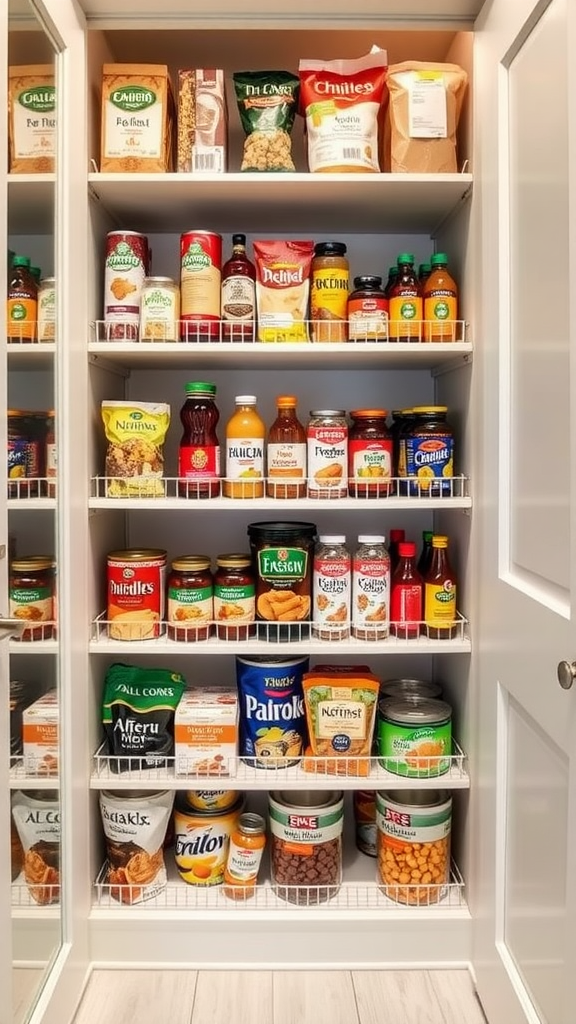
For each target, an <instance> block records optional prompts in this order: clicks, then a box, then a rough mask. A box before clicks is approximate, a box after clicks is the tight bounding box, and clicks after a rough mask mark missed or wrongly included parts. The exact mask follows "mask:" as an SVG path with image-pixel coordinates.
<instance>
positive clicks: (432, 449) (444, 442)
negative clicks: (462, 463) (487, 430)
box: [403, 405, 454, 498]
mask: <svg viewBox="0 0 576 1024" xmlns="http://www.w3.org/2000/svg"><path fill="white" fill-rule="evenodd" d="M447 412H448V408H447V406H445V405H419V406H414V408H413V409H412V413H413V416H414V419H413V420H412V421H411V423H410V424H409V425H408V426H407V428H406V431H405V433H404V434H403V436H404V437H405V451H406V474H405V475H406V476H407V477H408V478H409V480H408V493H409V494H411V495H415V496H420V495H422V494H424V495H425V496H427V497H430V498H437V497H451V496H453V480H452V478H453V476H454V432H453V430H452V427H451V425H450V423H449V422H448V420H447V418H446V416H447Z"/></svg>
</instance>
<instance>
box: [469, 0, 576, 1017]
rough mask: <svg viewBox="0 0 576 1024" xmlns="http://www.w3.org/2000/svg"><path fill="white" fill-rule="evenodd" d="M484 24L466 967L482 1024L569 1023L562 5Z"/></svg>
mask: <svg viewBox="0 0 576 1024" xmlns="http://www.w3.org/2000/svg"><path fill="white" fill-rule="evenodd" d="M487 8H488V10H487V13H485V15H484V16H483V17H482V18H481V20H480V24H479V31H478V35H477V40H476V56H475V65H474V78H475V120H476V123H477V138H476V147H475V154H476V167H475V180H476V182H477V185H476V186H475V188H477V190H478V191H479V196H478V191H477V192H476V198H477V199H478V198H479V204H478V210H477V224H476V228H477V231H476V239H477V241H476V245H477V255H478V267H479V269H481V274H479V279H480V281H481V299H480V301H479V303H478V305H479V306H480V307H481V309H480V317H479V323H478V324H477V325H476V330H475V337H476V340H477V344H476V356H475V370H476V373H475V376H476V383H477V393H476V397H477V409H478V416H477V429H478V432H479V436H480V437H481V438H482V449H481V456H480V462H481V474H480V480H479V482H478V488H477V493H476V496H475V508H476V513H475V514H476V516H477V517H478V520H477V521H478V523H479V531H478V532H479V538H478V539H479V547H478V558H477V563H478V564H477V574H476V575H477V580H478V586H479V593H478V601H479V606H480V618H479V622H478V624H477V628H476V647H477V650H478V655H477V658H476V668H477V679H478V690H479V693H480V698H479V703H480V714H479V727H478V738H477V750H476V770H475V779H476V784H475V791H474V794H473V802H472V811H473V819H474V826H473V836H474V839H473V843H474V854H473V856H474V858H475V861H476V863H475V867H474V878H475V882H474V886H473V891H472V893H471V902H472V913H473V916H474V919H475V920H474V935H475V946H474V965H475V971H476V975H477V981H478V989H479V994H480V997H481V999H482V1002H483V1004H484V1007H485V1010H486V1013H487V1016H488V1018H489V1020H490V1024H504V1022H505V1024H527V1022H530V1024H535V1022H542V1024H544V1022H545V1024H572V1022H573V1020H574V1005H575V1004H574V988H575V986H576V943H575V942H574V932H575V922H576V898H575V889H576V886H575V878H576V686H574V687H573V688H572V689H569V690H563V689H561V687H560V685H559V683H558V680H557V665H558V663H559V662H560V661H562V660H564V659H565V660H566V661H567V662H568V663H571V662H573V661H576V629H575V622H576V530H575V529H574V527H575V525H576V503H575V496H576V492H575V488H576V428H575V422H574V419H573V418H571V416H570V408H571V404H572V406H573V405H574V401H575V399H576V289H575V287H574V258H575V257H576V215H575V207H576V93H575V90H574V82H573V71H572V67H571V61H570V59H569V56H570V55H571V56H572V57H573V55H574V53H575V52H576V28H575V22H576V10H575V8H576V5H575V4H574V0H495V2H494V3H492V4H488V5H487ZM569 199H570V200H571V202H569ZM571 260H572V266H571ZM571 281H572V289H571V288H570V283H571ZM566 667H567V668H568V666H566Z"/></svg>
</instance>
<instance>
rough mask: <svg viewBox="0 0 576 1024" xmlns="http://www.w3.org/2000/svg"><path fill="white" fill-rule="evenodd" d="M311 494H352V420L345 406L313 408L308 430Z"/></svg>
mask: <svg viewBox="0 0 576 1024" xmlns="http://www.w3.org/2000/svg"><path fill="white" fill-rule="evenodd" d="M306 443H307V447H308V497H309V498H345V497H346V496H347V494H348V479H347V474H348V422H347V420H346V413H345V412H344V409H312V410H311V412H310V420H309V421H308V427H307V430H306Z"/></svg>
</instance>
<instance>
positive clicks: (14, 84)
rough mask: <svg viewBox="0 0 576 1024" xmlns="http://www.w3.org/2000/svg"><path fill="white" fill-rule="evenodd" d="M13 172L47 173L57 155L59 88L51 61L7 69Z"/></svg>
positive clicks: (11, 168)
mask: <svg viewBox="0 0 576 1024" xmlns="http://www.w3.org/2000/svg"><path fill="white" fill-rule="evenodd" d="M8 133H9V141H10V171H11V173H12V174H48V173H51V172H52V171H54V160H55V154H56V87H55V85H54V68H53V67H52V65H51V64H23V65H20V66H17V67H11V68H8Z"/></svg>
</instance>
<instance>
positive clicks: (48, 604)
mask: <svg viewBox="0 0 576 1024" xmlns="http://www.w3.org/2000/svg"><path fill="white" fill-rule="evenodd" d="M55 593H56V565H55V562H54V561H53V560H52V559H51V558H48V557H43V556H38V555H36V556H32V557H30V558H18V559H14V561H12V562H11V564H10V581H9V603H10V617H11V618H13V619H19V620H20V621H21V622H25V623H27V627H26V628H25V629H24V630H23V632H22V635H21V636H20V639H21V640H50V639H52V636H53V632H54V626H53V622H54V600H55Z"/></svg>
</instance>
